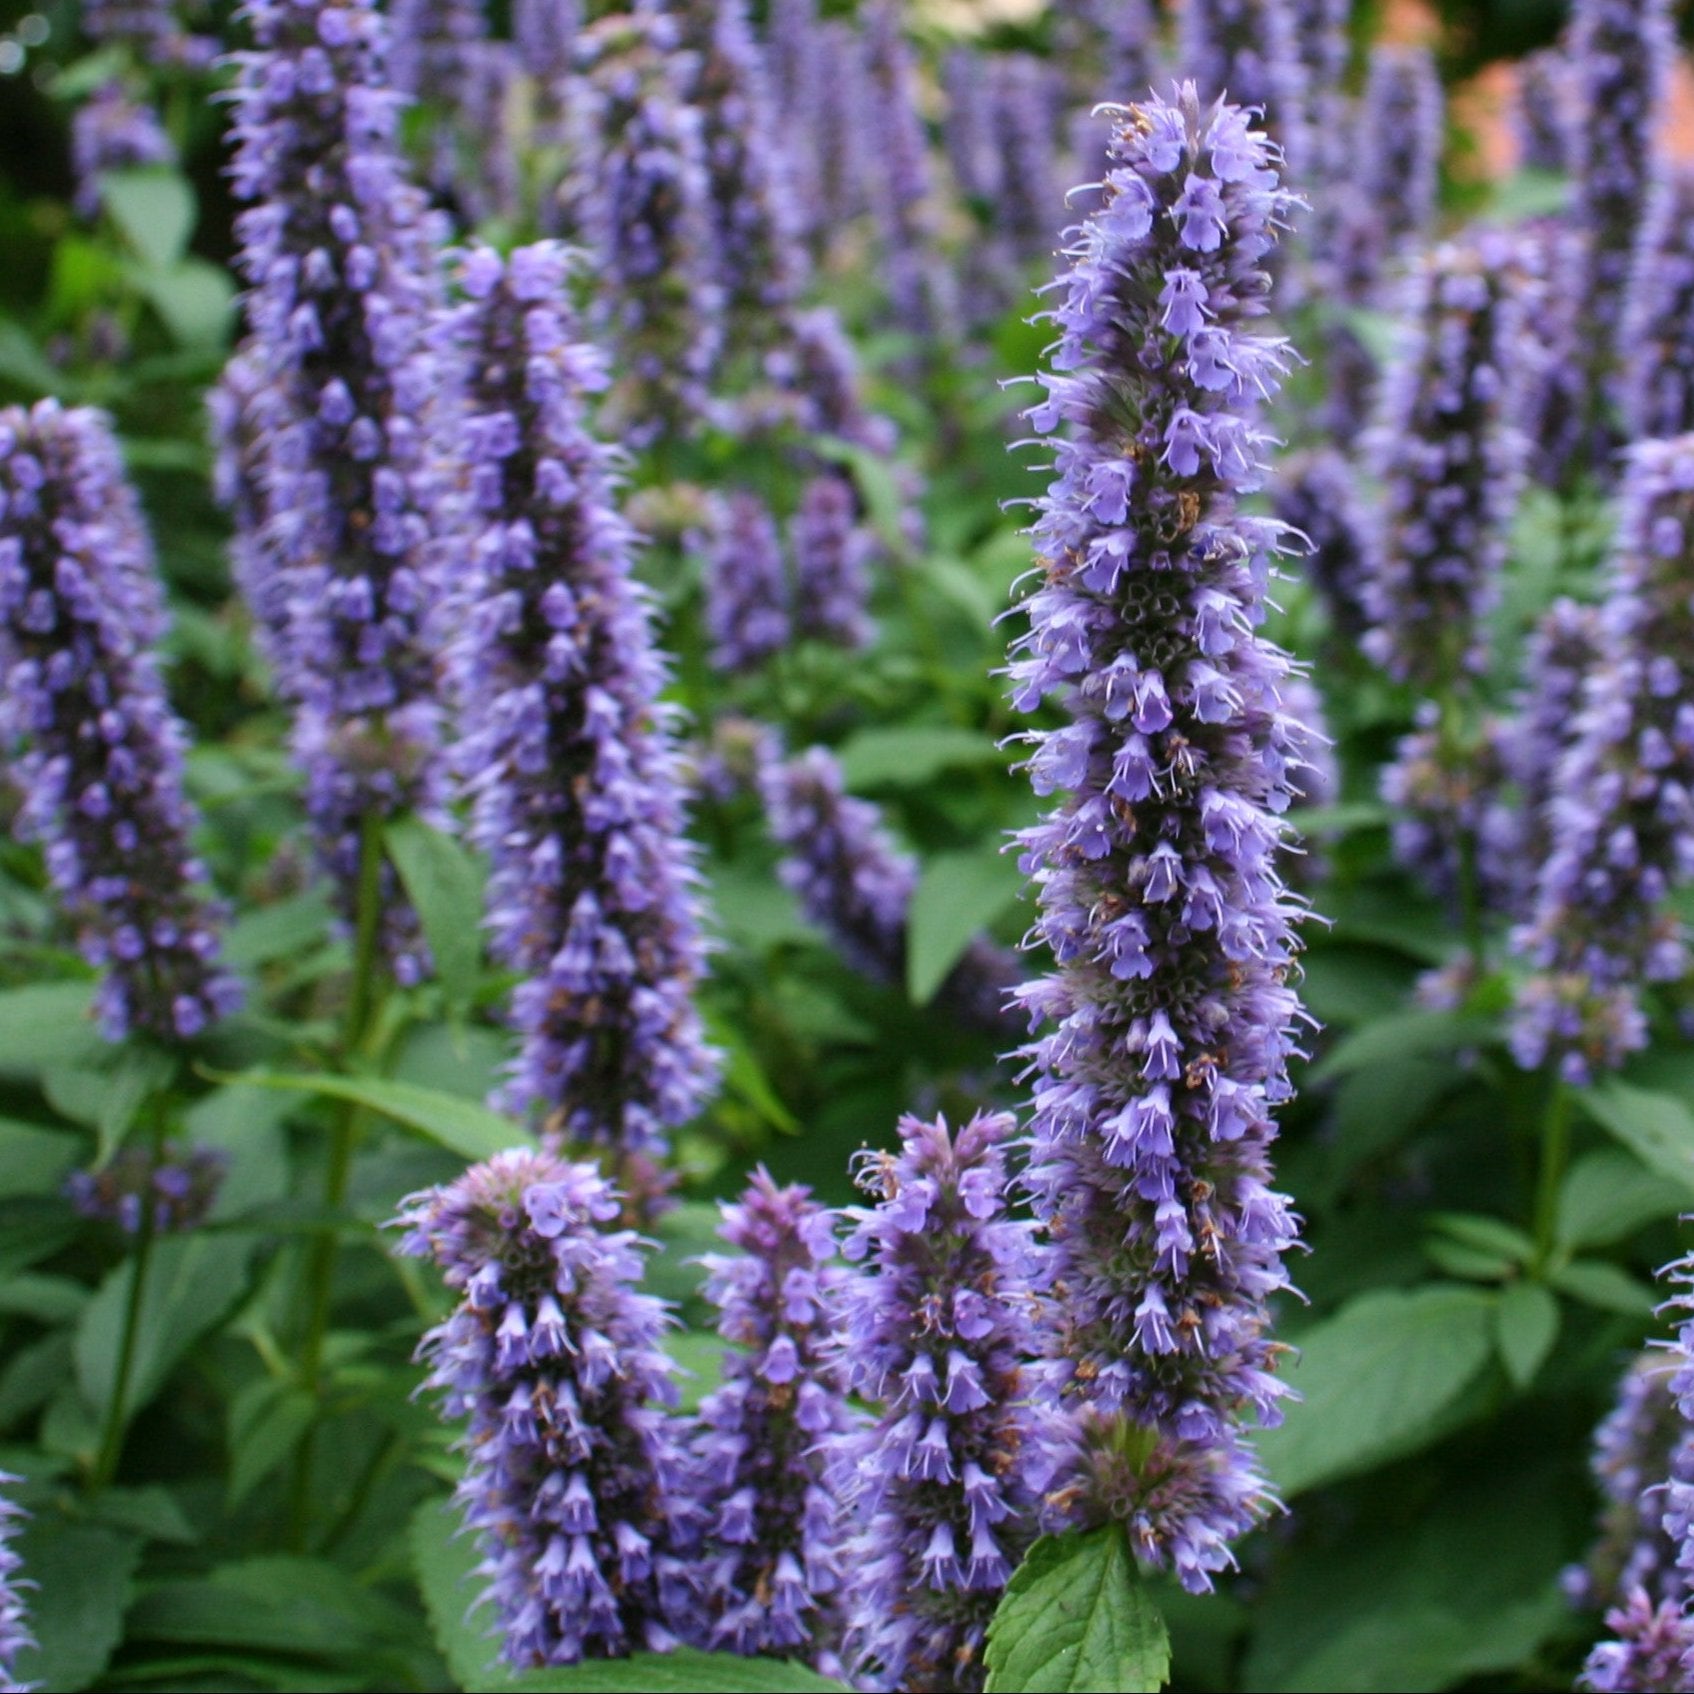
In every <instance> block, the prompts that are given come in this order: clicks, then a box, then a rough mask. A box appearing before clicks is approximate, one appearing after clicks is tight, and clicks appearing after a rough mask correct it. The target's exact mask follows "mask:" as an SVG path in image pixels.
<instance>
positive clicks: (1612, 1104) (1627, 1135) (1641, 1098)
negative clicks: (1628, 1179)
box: [1576, 1078, 1694, 1189]
mask: <svg viewBox="0 0 1694 1694" xmlns="http://www.w3.org/2000/svg"><path fill="white" fill-rule="evenodd" d="M1576 1098H1577V1100H1578V1101H1579V1102H1580V1103H1581V1104H1582V1106H1583V1108H1584V1109H1585V1110H1586V1111H1587V1113H1588V1115H1589V1116H1590V1117H1592V1118H1593V1119H1594V1121H1595V1122H1596V1123H1597V1124H1599V1126H1600V1127H1601V1128H1602V1129H1604V1130H1606V1131H1607V1132H1608V1133H1610V1134H1612V1135H1615V1136H1616V1137H1617V1138H1618V1140H1619V1141H1621V1142H1622V1143H1623V1144H1624V1145H1625V1146H1626V1147H1627V1148H1629V1150H1630V1151H1631V1152H1632V1153H1634V1154H1635V1155H1636V1156H1637V1157H1638V1158H1640V1159H1641V1160H1642V1161H1643V1162H1644V1163H1646V1164H1648V1165H1651V1166H1652V1168H1653V1169H1654V1170H1656V1171H1658V1172H1659V1173H1660V1174H1661V1175H1663V1176H1666V1177H1669V1178H1670V1180H1671V1181H1672V1182H1674V1183H1676V1184H1677V1186H1678V1187H1679V1188H1680V1189H1688V1188H1694V1111H1690V1110H1689V1108H1688V1106H1687V1105H1686V1104H1685V1103H1684V1102H1683V1101H1681V1100H1679V1099H1678V1098H1677V1097H1676V1096H1675V1095H1674V1094H1660V1093H1658V1092H1656V1091H1654V1090H1651V1089H1646V1088H1637V1087H1635V1085H1634V1084H1633V1083H1628V1082H1619V1081H1617V1080H1616V1079H1615V1078H1614V1079H1612V1080H1609V1081H1607V1082H1603V1083H1601V1084H1599V1085H1598V1086H1597V1087H1594V1088H1588V1089H1583V1090H1581V1091H1580V1092H1579V1093H1578V1094H1577V1096H1576Z"/></svg>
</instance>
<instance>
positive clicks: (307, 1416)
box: [228, 1377, 317, 1511]
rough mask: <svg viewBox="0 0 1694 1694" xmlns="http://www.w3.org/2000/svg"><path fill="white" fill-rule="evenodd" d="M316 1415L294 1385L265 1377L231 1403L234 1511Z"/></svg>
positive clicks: (231, 1501) (305, 1395)
mask: <svg viewBox="0 0 1694 1694" xmlns="http://www.w3.org/2000/svg"><path fill="white" fill-rule="evenodd" d="M316 1416H317V1401H316V1400H315V1399H314V1398H313V1397H312V1395H310V1394H308V1393H307V1392H306V1390H305V1389H303V1388H301V1387H299V1386H298V1385H297V1384H295V1383H293V1382H289V1381H286V1380H280V1379H278V1378H275V1377H261V1378H259V1380H258V1381H256V1382H253V1383H250V1384H248V1386H247V1387H246V1388H245V1389H243V1390H242V1392H241V1393H240V1394H238V1395H237V1396H236V1397H235V1399H233V1400H232V1401H231V1402H230V1407H229V1452H230V1462H229V1491H228V1507H229V1510H230V1511H234V1510H235V1509H236V1507H238V1506H239V1505H240V1504H241V1502H242V1501H243V1500H245V1499H246V1498H247V1496H248V1495H249V1494H251V1493H252V1492H253V1490H254V1489H255V1488H257V1487H258V1485H259V1484H260V1483H261V1482H263V1481H264V1480H265V1478H266V1477H267V1476H269V1475H270V1474H271V1473H272V1472H273V1471H274V1470H275V1469H276V1468H277V1466H278V1465H280V1464H281V1463H282V1461H283V1460H284V1459H286V1458H287V1457H288V1455H289V1454H290V1453H292V1452H293V1451H294V1449H295V1447H296V1446H297V1445H298V1444H299V1441H300V1437H301V1436H303V1435H304V1434H305V1433H306V1431H307V1430H308V1429H310V1428H311V1426H312V1420H313V1419H314V1418H315V1417H316Z"/></svg>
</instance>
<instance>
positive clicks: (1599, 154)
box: [1568, 0, 1674, 350]
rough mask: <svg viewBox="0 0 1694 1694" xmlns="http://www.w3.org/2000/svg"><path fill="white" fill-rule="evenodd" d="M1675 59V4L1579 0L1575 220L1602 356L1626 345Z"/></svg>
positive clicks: (1581, 289) (1582, 300)
mask: <svg viewBox="0 0 1694 1694" xmlns="http://www.w3.org/2000/svg"><path fill="white" fill-rule="evenodd" d="M1673 51H1674V42H1673V37H1672V33H1671V26H1670V17H1669V4H1668V0H1575V5H1574V7H1573V10H1572V13H1571V22H1570V47H1569V49H1568V56H1569V61H1570V65H1571V67H1572V74H1573V76H1574V79H1575V85H1576V93H1575V104H1576V121H1575V122H1574V123H1573V124H1572V126H1571V131H1570V169H1571V177H1572V196H1571V218H1572V221H1573V222H1574V223H1575V224H1576V226H1577V228H1579V229H1580V230H1581V231H1582V232H1583V235H1584V238H1585V240H1584V248H1583V270H1582V275H1581V277H1580V279H1579V283H1578V289H1577V295H1578V312H1579V316H1580V318H1581V320H1582V323H1583V326H1584V335H1585V337H1588V336H1591V337H1595V338H1597V339H1596V340H1595V341H1594V342H1593V343H1591V345H1594V346H1597V347H1598V348H1601V349H1610V348H1612V347H1614V346H1617V347H1619V348H1620V350H1621V348H1622V347H1623V346H1624V345H1625V344H1624V343H1623V342H1622V341H1621V340H1620V339H1618V330H1619V327H1620V325H1619V319H1620V316H1621V313H1622V309H1623V295H1624V288H1625V285H1626V284H1627V282H1628V280H1629V260H1630V254H1631V252H1632V251H1633V249H1634V247H1635V242H1636V236H1637V232H1638V230H1639V228H1640V225H1641V216H1642V212H1643V210H1644V209H1645V206H1646V202H1647V190H1648V184H1649V182H1650V180H1651V176H1652V171H1653V160H1654V154H1655V150H1656V146H1657V136H1656V132H1657V129H1658V123H1659V118H1660V115H1661V106H1662V104H1663V100H1664V94H1665V84H1666V78H1667V76H1668V73H1669V70H1670V62H1671V55H1672V52H1673Z"/></svg>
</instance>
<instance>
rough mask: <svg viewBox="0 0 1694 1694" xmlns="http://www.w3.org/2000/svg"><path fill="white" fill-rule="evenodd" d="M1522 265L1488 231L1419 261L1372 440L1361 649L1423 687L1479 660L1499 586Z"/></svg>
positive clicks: (1432, 689)
mask: <svg viewBox="0 0 1694 1694" xmlns="http://www.w3.org/2000/svg"><path fill="white" fill-rule="evenodd" d="M1520 268H1521V258H1520V255H1519V253H1518V251H1517V248H1516V244H1515V243H1514V242H1513V241H1512V240H1511V238H1510V237H1507V236H1505V235H1502V234H1500V233H1498V232H1495V231H1488V230H1484V231H1481V232H1479V233H1477V234H1475V235H1473V236H1471V237H1470V238H1469V239H1467V240H1465V241H1463V242H1453V243H1448V244H1445V245H1443V246H1441V247H1439V248H1437V249H1436V251H1435V252H1434V253H1432V254H1431V255H1429V256H1428V257H1427V258H1426V259H1425V260H1424V261H1423V262H1422V263H1421V264H1420V265H1419V267H1418V269H1417V272H1416V274H1415V277H1414V279H1413V285H1412V289H1411V293H1410V299H1409V302H1408V310H1407V314H1406V318H1405V330H1404V333H1403V338H1402V343H1401V346H1400V348H1399V350H1398V353H1397V356H1396V359H1395V362H1394V363H1393V364H1392V365H1391V366H1390V369H1389V372H1388V376H1387V378H1386V380H1385V383H1384V390H1383V401H1382V413H1381V417H1380V419H1379V422H1378V426H1377V428H1376V430H1375V431H1374V433H1373V437H1372V440H1371V442H1370V445H1369V452H1370V456H1371V459H1372V462H1373V469H1374V470H1375V471H1376V474H1377V475H1378V477H1379V478H1380V479H1381V481H1382V484H1383V495H1382V508H1381V513H1380V519H1379V522H1380V530H1381V533H1380V536H1379V538H1378V545H1377V548H1376V552H1375V557H1374V559H1373V561H1372V570H1371V574H1370V577H1369V580H1368V582H1367V584H1366V595H1365V603H1366V606H1367V608H1368V610H1369V613H1370V618H1371V623H1372V628H1371V629H1370V630H1369V631H1368V632H1367V634H1366V636H1365V638H1364V646H1365V651H1366V652H1367V653H1369V654H1370V656H1371V657H1372V658H1373V659H1375V660H1376V662H1377V663H1378V664H1380V665H1382V666H1384V667H1385V668H1386V669H1387V670H1388V671H1389V673H1390V674H1391V675H1393V676H1394V677H1395V678H1396V679H1397V680H1399V681H1401V682H1410V683H1413V684H1415V685H1416V686H1417V687H1418V688H1420V689H1422V690H1423V691H1424V692H1425V693H1430V694H1435V693H1440V692H1442V691H1443V690H1445V689H1447V688H1450V687H1451V686H1452V685H1453V684H1454V683H1455V682H1456V681H1458V680H1459V679H1460V678H1461V677H1463V676H1464V675H1465V674H1466V673H1467V672H1469V671H1470V670H1472V669H1474V668H1475V667H1476V666H1477V665H1478V664H1479V663H1480V661H1481V642H1482V636H1483V627H1482V620H1483V618H1484V616H1485V614H1486V613H1487V611H1488V609H1489V608H1490V607H1491V606H1492V604H1493V601H1494V596H1495V594H1496V592H1497V590H1498V586H1499V578H1500V571H1501V566H1502V563H1503V561H1504V557H1505V547H1506V526H1507V523H1508V521H1509V519H1510V517H1511V513H1512V509H1513V506H1514V504H1515V502H1516V500H1517V494H1518V489H1519V487H1520V485H1521V481H1522V468H1523V456H1524V448H1523V439H1522V436H1521V435H1520V433H1519V431H1518V429H1517V427H1516V425H1515V423H1514V422H1513V421H1512V420H1513V418H1514V417H1515V416H1516V409H1515V407H1514V404H1513V397H1512V394H1511V392H1510V389H1509V384H1510V382H1511V380H1512V377H1511V360H1512V357H1513V354H1514V352H1515V351H1516V348H1517V344H1518V339H1519V323H1520V311H1519V305H1518V295H1517V292H1516V286H1517V284H1516V281H1515V276H1516V273H1517V272H1518V271H1519V270H1520Z"/></svg>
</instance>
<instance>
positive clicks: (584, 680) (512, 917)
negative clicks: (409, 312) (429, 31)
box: [449, 243, 714, 1152]
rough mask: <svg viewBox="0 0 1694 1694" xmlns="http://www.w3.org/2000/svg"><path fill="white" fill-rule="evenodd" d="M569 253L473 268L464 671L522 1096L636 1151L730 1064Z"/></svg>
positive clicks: (470, 770)
mask: <svg viewBox="0 0 1694 1694" xmlns="http://www.w3.org/2000/svg"><path fill="white" fill-rule="evenodd" d="M568 264H569V261H568V258H567V255H566V253H565V251H564V250H563V249H562V248H560V247H558V246H556V245H554V244H551V243H543V244H540V245H538V246H534V247H527V248H522V249H520V250H519V251H518V252H516V253H514V254H513V255H512V257H511V258H510V259H509V260H508V261H506V262H504V263H502V261H501V260H500V259H499V258H498V256H497V255H495V254H494V253H493V252H492V251H490V250H489V249H486V248H479V249H476V250H474V251H473V252H472V253H470V254H469V255H468V257H467V258H466V259H465V261H464V263H463V266H462V273H461V280H462V285H463V288H464V291H465V293H466V295H467V296H468V300H467V302H466V303H465V304H464V305H463V306H462V307H461V308H459V309H457V311H456V313H455V316H454V320H453V323H452V325H451V334H452V336H453V339H454V340H455V342H456V343H457V344H458V346H459V347H460V348H461V349H462V352H463V357H465V358H466V360H467V362H468V365H469V392H468V396H467V403H466V415H465V417H464V418H463V420H462V421H461V422H460V423H459V424H458V426H457V440H458V443H459V446H460V450H461V451H462V452H463V454H464V456H465V458H466V459H467V460H468V461H469V465H470V473H471V474H470V497H469V500H468V503H467V509H466V511H465V512H464V513H463V516H462V524H463V532H464V568H465V569H466V570H467V572H468V575H469V583H468V587H467V590H466V594H465V600H464V604H463V606H462V611H461V618H460V623H461V635H460V638H459V640H458V641H457V642H456V643H455V645H454V647H453V649H452V651H451V653H450V655H449V662H450V674H451V677H452V681H453V686H454V692H455V694H456V697H457V701H458V706H459V711H460V713H461V717H462V722H463V772H464V777H465V781H466V784H467V786H468V787H469V788H470V790H471V793H472V796H473V800H474V811H473V823H472V833H473V836H474V838H475V839H476V841H477V843H478V844H479V845H480V846H481V847H482V848H483V849H484V850H485V851H486V852H487V853H488V855H489V858H490V861H491V865H492V873H491V876H490V880H489V891H488V921H489V928H490V931H491V934H492V939H493V946H494V950H495V952H496V954H497V955H498V956H499V958H500V959H502V960H503V961H504V962H505V963H507V964H508V965H510V966H512V967H513V968H514V969H516V970H518V971H519V972H521V973H522V976H523V980H522V981H521V982H520V984H519V986H518V988H517V990H516V992H515V994H514V996H513V1001H512V1021H513V1022H514V1023H515V1024H516V1026H517V1028H518V1029H519V1031H520V1032H521V1034H522V1038H523V1046H522V1050H521V1053H520V1055H519V1057H518V1060H517V1063H516V1065H515V1067H514V1070H513V1073H512V1078H511V1081H510V1084H509V1085H508V1088H507V1091H506V1099H507V1102H508V1103H509V1104H510V1105H511V1106H512V1107H514V1108H520V1109H521V1108H523V1107H525V1106H537V1107H539V1108H540V1109H541V1110H542V1111H543V1112H544V1113H545V1114H547V1116H546V1127H547V1128H548V1130H549V1132H550V1133H553V1134H557V1135H559V1136H562V1137H563V1139H564V1140H565V1141H567V1142H572V1143H597V1144H601V1145H611V1146H614V1147H618V1148H621V1149H623V1150H625V1151H630V1152H638V1151H642V1150H646V1149H651V1148H653V1147H656V1146H659V1145H661V1144H662V1143H663V1141H664V1139H665V1137H666V1134H667V1132H668V1131H670V1130H672V1129H674V1128H675V1127H676V1126H677V1125H679V1124H681V1123H683V1122H684V1121H686V1120H687V1119H688V1118H689V1117H691V1116H693V1114H694V1113H695V1112H696V1111H697V1110H698V1109H699V1107H700V1105H701V1103H702V1102H703V1100H704V1098H705V1096H706V1094H707V1093H708V1092H709V1090H710V1088H711V1085H712V1080H713V1075H714V1064H713V1057H712V1055H711V1054H710V1053H709V1051H708V1050H707V1049H706V1048H705V1047H704V1045H703V1043H702V1039H701V1033H700V1023H699V1018H698V1014H697V1013H696V1011H695V1009H694V1006H693V1001H692V990H693V987H694V985H695V983H696V982H697V980H698V979H699V977H700V975H701V973H702V970H703V960H702V945H701V939H700V932H699V914H698V911H697V895H696V891H695V884H696V881H697V877H696V873H695V870H694V863H693V853H692V849H691V848H690V847H689V845H688V844H687V842H686V840H685V838H684V836H683V833H682V798H681V794H682V790H681V777H680V774H679V771H678V767H677V755H676V752H675V748H674V745H673V723H672V719H671V715H670V712H669V710H668V708H666V707H665V706H664V705H663V704H661V703H660V700H659V694H660V691H661V690H662V688H663V686H664V682H665V665H664V662H663V660H662V658H661V657H660V655H659V654H658V653H657V652H656V651H655V649H654V645H653V634H652V626H651V617H652V613H651V606H650V601H649V598H648V596H647V594H646V592H645V591H644V590H643V589H642V588H641V587H640V586H639V585H638V584H637V582H636V581H635V579H634V576H633V574H632V569H633V565H632V561H633V555H634V551H635V538H634V536H633V535H632V534H631V532H630V530H629V528H628V526H627V525H626V524H625V522H624V520H623V519H622V517H621V516H620V515H619V513H618V510H617V507H616V505H615V503H614V498H613V495H614V488H615V483H616V478H615V475H614V462H613V458H612V455H611V454H610V453H609V452H608V451H607V449H606V448H605V447H603V446H602V445H601V444H600V443H599V442H598V441H597V440H595V438H594V437H593V436H592V435H591V434H590V433H589V431H588V427H587V424H586V421H585V416H584V412H585V408H586V406H587V404H588V397H589V395H591V394H592V393H593V392H594V391H595V390H597V389H598V388H600V387H601V386H603V384H604V381H605V372H604V366H603V363H602V361H601V360H600V358H599V356H598V355H597V354H596V352H595V351H594V350H592V349H590V348H588V347H585V346H583V345H582V344H581V343H580V342H579V341H578V340H577V338H576V335H575V332H574V327H573V326H572V324H571V323H570V322H569V321H568V320H567V319H566V317H565V315H564V312H563V310H562V308H561V301H562V300H563V298H564V291H565V283H566V276H567V273H568Z"/></svg>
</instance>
